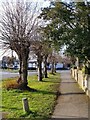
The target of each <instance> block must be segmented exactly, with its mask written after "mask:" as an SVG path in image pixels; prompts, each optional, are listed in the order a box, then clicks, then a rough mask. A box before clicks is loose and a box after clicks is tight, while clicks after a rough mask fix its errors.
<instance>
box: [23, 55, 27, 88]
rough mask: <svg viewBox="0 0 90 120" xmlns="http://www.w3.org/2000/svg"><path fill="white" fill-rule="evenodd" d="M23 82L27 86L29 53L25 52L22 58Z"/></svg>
mask: <svg viewBox="0 0 90 120" xmlns="http://www.w3.org/2000/svg"><path fill="white" fill-rule="evenodd" d="M22 67H23V68H22V82H23V86H24V87H25V88H26V87H27V85H28V81H27V76H28V55H27V54H25V55H24V56H23V59H22Z"/></svg>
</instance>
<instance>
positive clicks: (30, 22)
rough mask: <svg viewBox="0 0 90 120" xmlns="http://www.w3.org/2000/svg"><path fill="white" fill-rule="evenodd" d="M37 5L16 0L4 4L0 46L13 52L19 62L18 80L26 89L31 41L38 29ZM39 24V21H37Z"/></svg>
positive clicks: (0, 22) (0, 23)
mask: <svg viewBox="0 0 90 120" xmlns="http://www.w3.org/2000/svg"><path fill="white" fill-rule="evenodd" d="M37 6H38V4H37V3H33V2H24V1H23V0H18V1H17V0H16V1H15V2H12V1H11V2H4V3H3V11H2V18H1V21H0V25H1V30H0V32H1V40H0V42H1V44H2V46H3V47H4V48H9V49H12V50H14V51H15V52H16V53H17V55H18V58H19V60H20V72H19V73H20V79H21V81H22V85H23V87H24V88H27V84H28V80H27V67H28V57H29V52H30V45H31V41H34V39H35V35H34V34H36V32H37V29H38V21H39V19H38V17H37V15H38V14H37V13H38V9H37ZM39 22H40V21H39Z"/></svg>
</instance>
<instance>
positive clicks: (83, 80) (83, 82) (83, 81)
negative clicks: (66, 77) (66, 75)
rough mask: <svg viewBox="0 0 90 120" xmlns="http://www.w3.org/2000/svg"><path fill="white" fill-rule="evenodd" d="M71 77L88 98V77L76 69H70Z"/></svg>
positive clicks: (89, 86)
mask: <svg viewBox="0 0 90 120" xmlns="http://www.w3.org/2000/svg"><path fill="white" fill-rule="evenodd" d="M71 75H72V77H73V78H74V79H75V80H76V81H77V82H78V84H79V85H80V87H81V88H82V89H83V90H84V91H85V92H86V94H87V95H88V96H89V97H90V75H88V74H83V73H82V71H81V70H77V69H71Z"/></svg>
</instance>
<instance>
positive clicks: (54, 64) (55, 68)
mask: <svg viewBox="0 0 90 120" xmlns="http://www.w3.org/2000/svg"><path fill="white" fill-rule="evenodd" d="M54 72H55V73H56V63H54Z"/></svg>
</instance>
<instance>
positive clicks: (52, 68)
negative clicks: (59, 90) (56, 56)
mask: <svg viewBox="0 0 90 120" xmlns="http://www.w3.org/2000/svg"><path fill="white" fill-rule="evenodd" d="M51 73H52V74H54V62H53V61H52V65H51Z"/></svg>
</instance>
